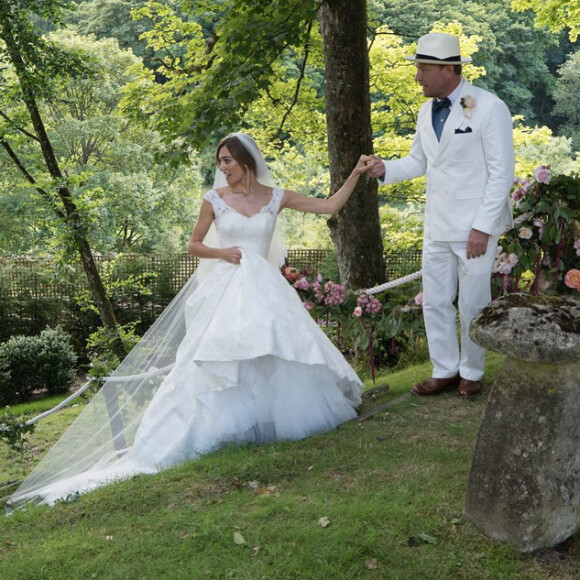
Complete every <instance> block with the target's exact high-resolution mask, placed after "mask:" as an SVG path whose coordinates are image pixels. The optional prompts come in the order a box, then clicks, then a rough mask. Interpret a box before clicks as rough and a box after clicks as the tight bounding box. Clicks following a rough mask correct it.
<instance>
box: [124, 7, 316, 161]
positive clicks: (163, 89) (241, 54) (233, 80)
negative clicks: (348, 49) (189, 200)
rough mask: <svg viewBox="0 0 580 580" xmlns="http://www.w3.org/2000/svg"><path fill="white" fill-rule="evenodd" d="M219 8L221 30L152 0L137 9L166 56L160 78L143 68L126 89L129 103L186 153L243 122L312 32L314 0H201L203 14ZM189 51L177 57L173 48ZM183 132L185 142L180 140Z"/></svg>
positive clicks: (177, 150)
mask: <svg viewBox="0 0 580 580" xmlns="http://www.w3.org/2000/svg"><path fill="white" fill-rule="evenodd" d="M208 8H209V10H210V11H212V10H213V11H215V13H216V18H215V19H214V22H215V29H214V31H212V34H211V35H210V36H209V37H208V38H206V37H204V34H203V30H202V27H201V26H200V25H199V24H197V23H194V22H184V21H183V20H182V19H181V18H179V17H178V16H177V15H176V14H175V13H174V12H173V11H172V10H171V9H170V8H169V7H168V6H164V5H162V4H160V3H156V2H147V3H146V4H145V6H143V8H142V9H139V10H137V11H136V12H135V15H134V16H135V18H137V19H140V18H146V19H148V20H150V21H151V23H152V25H153V28H152V30H151V31H150V32H147V33H145V35H144V39H145V40H147V42H148V43H149V45H150V46H151V47H153V48H155V49H156V50H161V49H163V50H165V51H166V54H167V55H168V56H167V57H166V58H165V59H164V60H163V62H162V63H160V67H159V68H158V70H157V73H158V74H162V75H163V76H164V77H165V79H164V83H163V84H156V83H155V81H154V77H153V75H152V74H147V73H146V72H144V71H143V72H142V74H141V75H140V78H139V79H138V80H137V81H135V82H134V83H133V84H132V85H131V86H130V87H128V90H127V91H126V97H125V100H124V105H125V107H126V109H127V110H128V111H130V112H131V113H132V114H133V115H134V116H135V117H137V118H139V119H141V120H142V121H144V122H146V123H147V124H148V125H149V126H154V127H155V128H156V129H157V130H159V131H160V133H161V134H163V135H164V136H165V137H166V139H167V141H168V142H170V143H172V145H173V151H174V155H176V156H177V157H180V158H183V156H184V155H186V152H187V151H188V150H189V148H190V147H191V146H192V145H203V144H206V143H207V142H208V141H209V140H210V139H215V136H216V135H220V136H221V135H223V134H225V133H228V132H229V131H230V130H231V129H232V127H240V125H241V120H242V117H243V113H244V112H245V110H246V109H247V107H248V105H249V104H250V103H251V102H252V101H253V100H254V99H256V98H257V97H258V96H259V95H260V93H261V91H263V90H266V89H267V88H268V87H269V85H270V83H271V75H272V72H273V64H274V62H275V60H276V59H277V58H278V57H279V56H280V54H281V53H282V52H283V51H284V50H285V49H286V48H287V47H289V46H300V45H301V44H302V43H303V41H304V38H305V36H306V35H307V33H308V28H307V26H305V23H307V22H308V21H310V20H312V19H313V18H314V16H315V12H316V8H317V6H316V2H314V1H313V0H309V1H308V2H277V3H274V4H272V3H271V2H266V1H265V0H252V1H250V2H248V1H247V0H234V1H233V2H229V3H228V4H227V6H226V5H223V6H222V5H221V4H209V5H208V4H206V3H203V4H201V5H200V4H196V9H197V14H198V15H201V14H203V13H204V12H206V11H207V10H208ZM176 50H177V52H178V53H179V54H183V57H179V58H173V57H172V55H173V54H174V53H175V51H176ZM176 137H179V139H180V142H175V141H174V140H175V138H176Z"/></svg>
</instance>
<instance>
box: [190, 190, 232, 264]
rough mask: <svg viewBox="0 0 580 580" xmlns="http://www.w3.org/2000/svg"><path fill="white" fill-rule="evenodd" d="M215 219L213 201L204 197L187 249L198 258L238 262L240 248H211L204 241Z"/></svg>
mask: <svg viewBox="0 0 580 580" xmlns="http://www.w3.org/2000/svg"><path fill="white" fill-rule="evenodd" d="M213 220H214V213H213V208H212V206H211V203H209V202H208V201H206V200H205V199H204V200H203V201H202V202H201V209H200V210H199V218H198V220H197V223H196V224H195V227H194V228H193V233H192V234H191V238H189V242H188V243H187V251H188V252H189V253H190V254H193V255H194V256H197V257H198V258H213V259H218V260H225V261H226V262H230V263H232V264H236V263H238V262H239V261H240V258H241V257H242V252H241V251H240V249H239V248H210V247H209V246H206V245H205V244H204V243H203V240H204V239H205V236H207V232H208V231H209V228H210V227H211V224H212V222H213Z"/></svg>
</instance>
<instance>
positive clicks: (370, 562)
mask: <svg viewBox="0 0 580 580" xmlns="http://www.w3.org/2000/svg"><path fill="white" fill-rule="evenodd" d="M365 566H366V567H367V568H368V569H369V570H376V569H377V568H378V567H379V562H378V560H377V559H376V558H371V559H370V560H367V561H366V562H365Z"/></svg>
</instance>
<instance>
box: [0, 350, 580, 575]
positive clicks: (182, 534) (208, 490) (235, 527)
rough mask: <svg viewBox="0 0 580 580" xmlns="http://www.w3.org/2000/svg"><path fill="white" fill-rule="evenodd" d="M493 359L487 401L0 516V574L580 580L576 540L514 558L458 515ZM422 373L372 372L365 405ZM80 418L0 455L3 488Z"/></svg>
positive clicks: (357, 427)
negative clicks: (25, 449)
mask: <svg viewBox="0 0 580 580" xmlns="http://www.w3.org/2000/svg"><path fill="white" fill-rule="evenodd" d="M500 364H501V357H500V356H498V355H494V354H491V355H490V356H489V357H488V365H487V367H488V368H487V374H486V382H485V383H484V391H485V392H484V395H483V396H480V397H478V398H476V399H475V400H473V401H462V400H460V399H459V398H458V397H457V395H455V394H451V393H448V394H443V395H440V396H438V397H434V398H416V397H413V398H409V399H406V400H404V401H402V402H401V403H399V404H397V405H394V406H392V407H390V408H388V409H387V410H386V411H384V412H381V413H378V414H376V415H374V416H373V417H372V418H370V419H368V420H366V421H364V422H362V423H361V422H357V421H353V422H350V423H347V424H344V425H342V426H341V427H340V428H339V429H336V430H334V431H333V432H331V433H327V434H324V435H320V436H316V437H311V438H308V439H306V440H303V441H297V442H293V443H278V444H275V445H268V446H263V447H255V446H247V447H242V448H227V449H224V450H222V451H220V452H218V453H215V454H213V455H209V456H206V457H204V458H202V459H199V460H197V461H193V462H190V463H188V464H185V465H182V466H180V467H177V468H174V469H171V470H168V471H166V472H163V473H161V474H158V475H156V476H140V477H136V478H133V479H131V480H128V481H124V482H120V483H117V484H113V485H110V486H107V487H104V488H101V489H99V490H97V491H95V492H93V493H90V494H87V495H85V496H82V497H81V498H80V499H79V500H78V501H76V502H74V503H69V504H59V505H57V506H55V507H53V508H48V507H41V508H38V507H37V508H32V509H29V510H27V511H22V510H20V511H18V512H16V513H15V514H13V515H11V516H9V517H4V518H1V519H0V578H1V579H3V580H4V579H6V580H17V579H51V578H52V579H55V580H63V579H64V580H68V579H73V578H74V579H85V578H87V579H89V578H98V579H102V578H107V579H108V578H118V579H123V580H126V579H133V578H135V579H137V578H139V579H143V578H146V579H148V578H169V579H196V578H212V579H222V578H223V579H226V578H239V579H247V580H250V579H251V580H254V579H260V578H264V579H268V580H269V579H339V580H342V579H350V578H381V579H390V578H393V579H399V578H400V579H405V580H406V579H435V578H468V579H478V578H489V579H494V580H495V579H502V578H521V579H526V580H529V579H545V578H551V579H573V578H580V549H578V543H574V542H570V543H569V544H568V545H567V546H566V547H565V548H564V547H562V548H560V549H554V550H546V551H543V552H541V553H538V554H534V555H522V554H519V553H518V552H516V551H514V550H513V549H512V548H511V547H510V546H509V545H502V544H496V543H493V542H492V541H490V540H489V539H488V538H486V537H485V536H483V535H481V534H480V533H479V532H478V531H477V530H476V529H475V528H474V527H473V526H472V525H470V524H468V523H464V522H463V521H462V511H463V500H464V496H465V491H466V485H467V477H468V473H469V467H470V460H471V454H472V450H473V447H474V444H475V438H476V434H477V429H478V426H479V422H480V419H481V415H482V412H483V409H484V406H485V400H486V396H487V394H488V393H489V384H490V380H491V378H492V377H493V375H494V373H495V372H496V371H497V368H498V367H499V365H500ZM429 372H430V367H429V365H428V364H419V365H415V366H412V367H409V368H407V369H406V370H404V371H401V372H397V373H391V374H385V375H381V376H379V377H378V378H377V384H385V383H386V384H387V385H388V388H385V389H382V390H378V392H376V393H375V394H374V395H365V398H364V399H365V400H364V403H363V408H362V409H361V411H362V412H365V411H367V410H369V409H370V408H372V407H374V406H377V405H380V404H382V403H385V402H387V401H388V400H391V399H396V398H397V397H400V396H401V395H403V394H405V393H407V392H408V391H409V389H410V388H411V387H412V385H413V384H414V383H415V382H416V381H418V380H420V379H422V378H424V377H425V376H428V374H429ZM368 386H369V387H370V386H372V385H368ZM80 408H81V407H80V406H79V407H76V408H72V409H69V410H66V411H63V412H61V413H59V414H57V415H53V416H51V417H50V418H48V419H45V420H44V421H42V422H41V423H40V424H39V426H38V428H37V431H36V433H35V435H34V437H33V440H32V444H33V451H32V452H31V453H30V454H29V455H28V456H25V457H24V458H20V457H19V456H16V455H14V454H13V453H11V452H9V451H8V449H7V448H5V447H0V466H1V468H2V470H1V475H0V485H2V483H4V484H7V483H8V482H9V481H11V480H15V479H21V478H22V476H23V471H26V470H28V469H30V466H31V465H32V464H33V462H34V461H36V460H37V459H38V458H39V455H41V454H42V452H44V450H45V449H46V448H47V447H48V446H50V445H51V444H52V443H53V442H54V441H55V440H56V439H57V438H58V436H59V434H60V433H61V432H62V431H63V430H64V429H65V428H66V426H67V425H68V424H69V423H70V422H71V421H72V420H73V418H74V416H76V414H77V413H78V412H79V410H80ZM37 410H38V409H36V410H29V412H32V411H37ZM13 411H15V412H18V411H19V409H18V408H15V409H13ZM33 414H34V413H33ZM6 489H8V488H5V491H4V492H3V493H2V492H0V495H5V494H6V493H7V491H6Z"/></svg>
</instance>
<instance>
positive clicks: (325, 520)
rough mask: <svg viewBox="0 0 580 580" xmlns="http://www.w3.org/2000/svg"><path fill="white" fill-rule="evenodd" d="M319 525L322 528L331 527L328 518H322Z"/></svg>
mask: <svg viewBox="0 0 580 580" xmlns="http://www.w3.org/2000/svg"><path fill="white" fill-rule="evenodd" d="M318 525H319V526H320V527H321V528H326V527H327V526H328V525H330V520H329V519H328V518H327V517H326V516H322V517H321V518H320V519H319V520H318Z"/></svg>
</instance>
